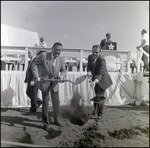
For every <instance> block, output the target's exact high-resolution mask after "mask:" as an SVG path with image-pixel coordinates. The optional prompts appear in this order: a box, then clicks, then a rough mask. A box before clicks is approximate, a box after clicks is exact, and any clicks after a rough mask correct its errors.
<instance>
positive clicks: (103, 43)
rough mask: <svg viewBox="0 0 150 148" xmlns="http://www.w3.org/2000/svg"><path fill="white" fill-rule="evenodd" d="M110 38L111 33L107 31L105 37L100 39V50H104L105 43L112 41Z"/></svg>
mask: <svg viewBox="0 0 150 148" xmlns="http://www.w3.org/2000/svg"><path fill="white" fill-rule="evenodd" d="M110 38H111V34H110V33H107V34H106V39H103V40H101V43H100V48H101V49H102V50H106V43H107V42H112V40H110Z"/></svg>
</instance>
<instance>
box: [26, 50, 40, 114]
mask: <svg viewBox="0 0 150 148" xmlns="http://www.w3.org/2000/svg"><path fill="white" fill-rule="evenodd" d="M35 56H36V51H35V50H33V49H30V50H29V51H28V57H29V58H30V63H29V65H28V68H27V71H26V78H25V81H24V82H25V83H27V89H26V94H27V95H28V97H29V98H30V99H31V108H30V112H36V110H37V108H38V107H39V106H40V105H41V104H42V101H41V100H40V99H39V98H37V92H38V87H37V85H35V82H34V80H33V79H34V78H33V74H32V70H31V65H32V63H33V61H34V60H35Z"/></svg>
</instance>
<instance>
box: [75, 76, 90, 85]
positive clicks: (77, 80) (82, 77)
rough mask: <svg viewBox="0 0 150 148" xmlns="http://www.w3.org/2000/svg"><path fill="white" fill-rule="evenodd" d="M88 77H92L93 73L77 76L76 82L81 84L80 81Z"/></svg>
mask: <svg viewBox="0 0 150 148" xmlns="http://www.w3.org/2000/svg"><path fill="white" fill-rule="evenodd" d="M87 77H88V78H89V77H92V75H91V76H88V75H83V76H81V77H78V78H76V81H75V83H76V84H80V83H82V82H83V81H84V80H85V79H86V78H87Z"/></svg>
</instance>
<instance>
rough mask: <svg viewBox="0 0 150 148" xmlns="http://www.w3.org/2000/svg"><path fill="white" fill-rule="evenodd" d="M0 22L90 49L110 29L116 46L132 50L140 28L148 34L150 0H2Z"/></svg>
mask: <svg viewBox="0 0 150 148" xmlns="http://www.w3.org/2000/svg"><path fill="white" fill-rule="evenodd" d="M1 24H6V25H9V26H13V27H17V28H22V29H26V30H29V31H34V32H38V34H39V38H40V37H44V38H45V42H46V43H47V45H48V47H52V45H53V44H54V43H55V42H61V43H62V44H63V47H64V48H72V49H77V48H79V49H91V48H92V46H93V45H95V44H100V41H101V40H102V39H104V38H105V37H106V33H111V36H112V37H111V40H112V41H114V42H117V50H119V51H131V53H134V54H135V53H136V52H137V51H136V46H139V45H140V42H141V30H142V29H146V30H147V31H148V34H149V1H1Z"/></svg>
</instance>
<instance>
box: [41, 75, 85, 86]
mask: <svg viewBox="0 0 150 148" xmlns="http://www.w3.org/2000/svg"><path fill="white" fill-rule="evenodd" d="M85 79H86V77H80V78H77V79H76V81H75V82H72V81H71V80H61V79H45V78H42V77H41V81H40V82H43V81H51V82H59V83H64V82H70V83H72V84H73V85H78V84H80V83H81V82H83V81H84V80H85Z"/></svg>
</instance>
